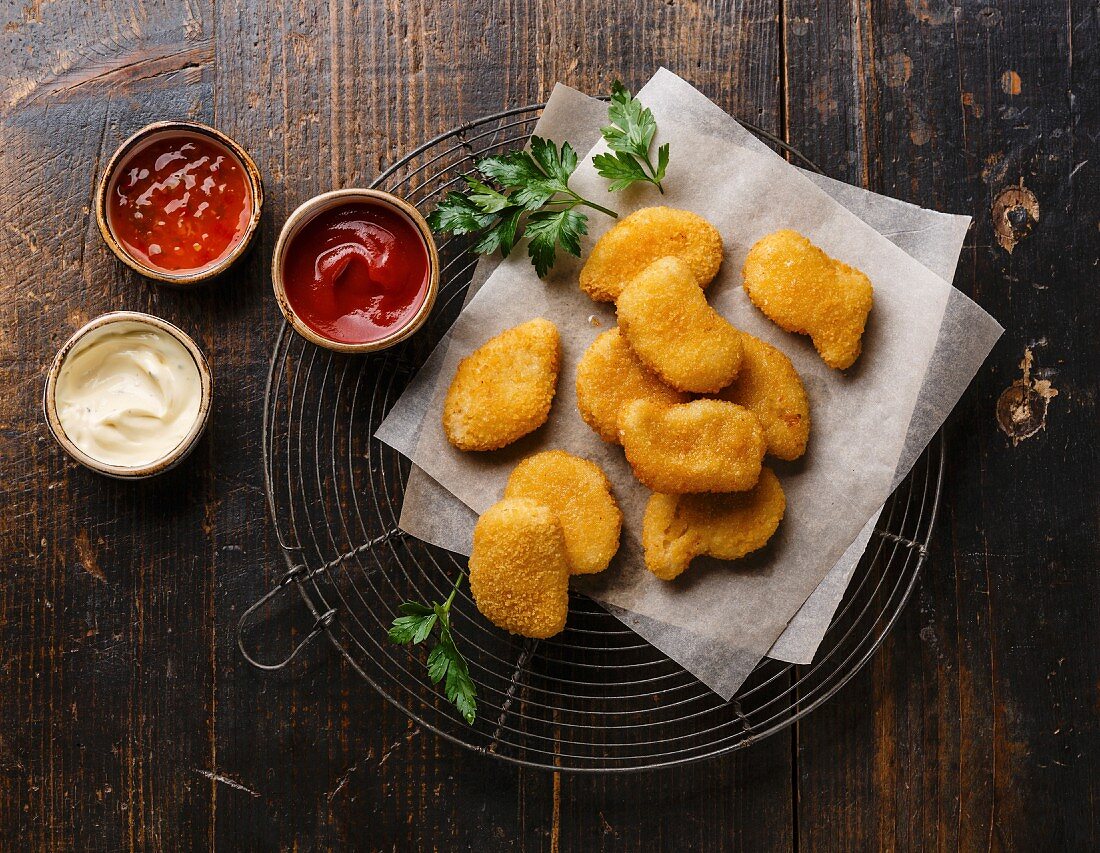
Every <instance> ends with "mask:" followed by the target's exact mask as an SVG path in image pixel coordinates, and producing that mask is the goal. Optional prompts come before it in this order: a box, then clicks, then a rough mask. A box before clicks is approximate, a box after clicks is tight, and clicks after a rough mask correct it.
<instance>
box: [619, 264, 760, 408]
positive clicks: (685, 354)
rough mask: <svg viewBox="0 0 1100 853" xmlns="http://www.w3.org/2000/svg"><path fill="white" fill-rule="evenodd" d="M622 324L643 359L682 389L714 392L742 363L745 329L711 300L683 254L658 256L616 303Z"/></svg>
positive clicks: (627, 286) (625, 289) (621, 327)
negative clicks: (742, 339)
mask: <svg viewBox="0 0 1100 853" xmlns="http://www.w3.org/2000/svg"><path fill="white" fill-rule="evenodd" d="M616 311H617V312H618V315H619V329H620V330H621V331H622V334H623V337H624V338H625V339H626V342H627V343H628V344H630V348H631V349H633V350H634V352H635V353H636V354H637V356H638V359H639V360H640V361H641V362H642V363H643V364H644V365H645V366H646V367H648V368H649V369H650V370H652V371H654V372H655V373H656V374H657V375H658V376H660V377H661V379H663V380H664V381H665V382H667V383H668V384H669V385H671V386H672V387H673V388H675V389H677V390H678V391H692V392H695V393H697V394H707V393H713V392H715V391H718V390H720V389H722V388H724V387H725V386H726V385H729V383H730V382H731V381H733V379H734V377H736V376H737V371H738V369H739V368H740V366H741V333H740V332H739V331H738V330H737V329H735V328H734V327H733V326H732V325H730V324H729V323H728V322H726V320H725V319H723V317H722V315H721V314H719V313H718V312H717V311H715V310H714V309H713V308H712V307H711V306H710V305H709V304H708V303H707V297H706V296H705V295H704V294H703V291H702V290H700V289H699V286H698V284H696V281H695V277H694V276H693V275H692V272H691V270H690V269H689V268H688V267H687V265H686V264H685V263H684V262H683V261H681V260H680V259H679V258H673V257H668V258H659V259H658V260H656V261H654V262H653V263H652V264H650V265H649V266H648V267H646V268H645V269H644V270H642V272H640V273H639V274H638V275H637V276H636V277H635V278H634V279H633V280H631V282H630V283H629V284H627V285H626V287H624V288H623V291H622V293H621V294H619V299H618V302H616Z"/></svg>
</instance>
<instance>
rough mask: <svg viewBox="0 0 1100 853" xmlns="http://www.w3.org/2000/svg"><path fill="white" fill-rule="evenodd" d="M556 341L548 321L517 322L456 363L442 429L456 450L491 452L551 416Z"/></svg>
mask: <svg viewBox="0 0 1100 853" xmlns="http://www.w3.org/2000/svg"><path fill="white" fill-rule="evenodd" d="M560 362H561V343H560V340H559V338H558V329H557V327H556V326H555V325H554V324H553V323H551V322H550V321H549V320H543V319H541V318H540V319H537V320H529V321H528V322H526V323H521V324H520V325H518V326H515V327H513V328H511V329H507V330H505V331H503V332H501V333H500V334H499V335H497V336H496V337H494V338H490V339H489V340H488V341H486V342H485V343H483V344H482V345H481V346H480V347H478V348H477V349H476V350H474V351H473V352H472V353H470V355H468V356H466V358H464V359H462V361H460V362H459V364H458V369H457V370H455V375H454V379H452V380H451V387H450V388H449V389H448V391H447V398H446V400H444V402H443V430H444V432H446V433H447V440H448V441H450V442H451V444H453V445H454V446H455V447H457V448H458V449H459V450H496V449H497V448H500V447H504V446H505V445H507V444H511V443H512V442H513V441H515V440H516V439H517V438H521V437H522V436H525V435H527V433H529V432H531V431H533V430H536V429H538V428H539V427H540V426H542V425H543V424H544V423H546V418H547V416H549V414H550V403H551V402H552V401H553V399H554V391H555V390H556V388H557V382H558V366H559V364H560Z"/></svg>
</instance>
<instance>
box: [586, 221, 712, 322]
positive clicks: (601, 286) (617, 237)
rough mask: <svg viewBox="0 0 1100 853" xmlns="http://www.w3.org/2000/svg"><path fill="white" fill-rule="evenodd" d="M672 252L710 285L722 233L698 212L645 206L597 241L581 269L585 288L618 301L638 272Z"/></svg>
mask: <svg viewBox="0 0 1100 853" xmlns="http://www.w3.org/2000/svg"><path fill="white" fill-rule="evenodd" d="M669 255H673V256H675V257H677V258H680V260H682V261H683V262H684V263H686V264H687V265H688V267H689V268H690V269H691V272H692V274H693V275H694V276H695V280H696V282H697V283H698V285H699V286H700V287H706V286H707V285H708V284H710V283H711V281H712V280H713V279H714V276H715V275H717V274H718V267H719V266H721V264H722V235H721V234H719V233H718V229H717V228H715V227H714V226H713V225H711V224H710V223H709V222H707V221H706V220H705V219H703V217H701V216H699V215H698V214H695V213H691V212H690V211H687V210H676V209H675V208H672V207H643V208H642V209H641V210H638V211H635V212H634V213H632V214H630V216H627V217H626V218H625V219H622V220H620V221H619V222H618V223H616V224H615V226H614V227H613V228H612V229H611V230H610V231H608V232H607V233H606V234H604V235H603V236H602V237H601V238H600V239H599V240H598V241H597V242H596V245H595V246H593V248H592V252H591V254H589V256H588V260H587V261H585V264H584V267H583V268H582V269H581V290H583V291H584V292H585V293H587V294H588V295H589V296H591V297H592V298H593V299H595V300H596V301H597V302H614V301H615V300H616V299H618V298H619V293H620V292H622V289H623V288H624V287H625V286H626V283H627V282H628V281H630V280H631V279H632V278H634V276H636V275H637V274H638V273H640V272H641V271H642V270H644V269H645V268H646V267H648V266H649V265H650V264H651V263H653V262H654V261H655V260H657V259H658V258H664V257H667V256H669Z"/></svg>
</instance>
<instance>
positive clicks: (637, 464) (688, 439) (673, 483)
mask: <svg viewBox="0 0 1100 853" xmlns="http://www.w3.org/2000/svg"><path fill="white" fill-rule="evenodd" d="M622 441H623V450H624V451H626V458H627V461H628V462H629V463H630V466H631V467H632V468H633V469H634V476H636V477H637V478H638V479H639V480H640V481H641V482H642V484H644V485H646V486H648V487H649V488H651V489H652V490H653V491H655V492H664V493H666V494H674V495H678V494H686V493H690V492H742V491H745V490H746V489H751V488H752V487H753V486H755V485H756V481H757V479H758V478H759V477H760V461H761V460H762V459H763V458H764V431H763V430H762V429H761V428H760V422H759V421H758V420H757V419H756V415H754V414H753V413H752V412H750V411H749V410H748V409H746V408H743V407H742V406H738V405H737V404H736V403H728V402H726V401H725V400H693V401H692V402H690V403H682V404H680V405H677V406H662V405H660V404H657V403H653V402H651V401H649V400H638V401H636V402H634V403H631V404H630V405H629V406H627V408H626V410H625V411H624V412H623V417H622Z"/></svg>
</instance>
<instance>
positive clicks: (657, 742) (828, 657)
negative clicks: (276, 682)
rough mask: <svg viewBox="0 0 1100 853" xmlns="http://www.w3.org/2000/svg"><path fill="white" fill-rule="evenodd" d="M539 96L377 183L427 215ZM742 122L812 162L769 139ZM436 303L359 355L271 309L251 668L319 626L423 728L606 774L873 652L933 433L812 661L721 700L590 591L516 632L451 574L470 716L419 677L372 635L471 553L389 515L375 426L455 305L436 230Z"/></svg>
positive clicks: (789, 707)
mask: <svg viewBox="0 0 1100 853" xmlns="http://www.w3.org/2000/svg"><path fill="white" fill-rule="evenodd" d="M542 106H543V105H541V104H539V105H532V106H527V107H520V108H516V109H512V110H507V111H505V112H501V113H497V114H495V115H492V116H487V117H485V118H482V119H479V120H477V121H474V122H471V123H469V124H466V125H463V126H462V127H460V128H457V129H455V130H453V131H450V132H448V133H444V134H442V135H441V136H438V137H436V138H435V139H432V140H431V141H429V142H427V143H425V144H424V145H422V146H420V147H419V148H417V149H416V150H415V151H413V152H411V153H410V154H408V155H407V156H406V157H404V158H402V159H401V160H400V161H398V162H397V163H395V164H394V165H393V166H392V167H390V168H389V169H387V170H386V171H385V172H383V173H382V174H381V175H380V176H379V177H378V179H377V180H376V181H375V182H374V183H373V184H372V186H375V187H378V188H380V189H384V190H387V191H389V192H393V193H395V194H397V195H400V196H402V197H404V198H406V199H408V200H409V201H410V202H411V203H413V204H415V205H417V206H418V207H419V208H420V209H421V210H423V211H424V212H427V211H429V210H430V209H432V208H433V207H434V204H435V202H436V201H437V200H438V199H439V198H441V197H442V195H443V194H444V193H446V192H447V191H449V190H450V189H451V188H454V187H456V186H457V185H459V184H460V182H461V179H462V176H463V175H464V174H466V173H468V172H470V171H471V170H472V168H473V165H474V161H475V160H476V159H478V158H480V157H483V156H486V155H488V154H492V153H496V152H500V151H503V150H507V149H512V148H515V147H518V146H520V145H522V144H523V143H525V142H526V141H527V138H528V137H529V135H530V133H531V131H532V128H533V127H534V124H535V122H536V121H537V120H538V117H539V115H540V114H541V109H542ZM750 129H751V130H752V131H753V132H754V133H755V134H757V136H759V137H760V138H762V139H763V140H765V141H766V142H767V143H769V144H771V145H772V146H774V147H775V148H777V149H779V150H781V151H783V152H785V153H786V154H787V156H788V157H789V158H790V159H792V161H798V163H799V164H800V165H803V166H805V167H808V168H810V169H813V170H815V171H820V170H818V169H817V168H816V167H815V166H814V165H813V163H811V162H810V161H809V160H807V159H806V158H805V157H803V156H802V155H801V154H799V153H798V152H797V151H795V150H794V149H792V148H791V147H790V146H788V145H787V144H786V143H785V142H783V141H782V140H780V139H778V138H776V137H774V136H772V135H771V134H768V133H766V132H764V131H761V130H759V129H757V128H752V127H751V126H750ZM439 253H440V264H441V276H440V291H439V297H438V299H437V303H436V306H435V308H434V310H433V313H432V316H431V318H430V320H429V321H428V323H427V324H426V325H425V326H424V327H423V328H422V329H421V330H420V331H419V332H418V333H417V334H416V335H414V336H413V337H412V338H411V339H410V340H409V341H407V342H405V343H403V344H401V345H399V346H397V347H394V348H393V349H390V350H386V351H384V352H381V353H377V354H374V355H370V356H344V355H340V354H337V353H332V352H329V351H327V350H323V349H318V348H316V347H314V346H312V345H311V344H309V343H307V342H306V341H305V340H303V339H302V338H301V337H299V336H298V335H296V334H294V333H293V332H292V331H290V330H289V329H288V327H287V325H286V324H284V325H283V328H282V330H281V332H280V333H279V338H278V340H277V342H276V345H275V350H274V353H273V354H272V358H271V366H270V372H269V375H268V387H267V394H266V402H265V413H264V435H263V447H264V474H265V485H266V489H267V498H268V504H269V510H270V513H271V518H272V521H273V522H274V527H275V531H276V533H277V536H278V541H279V544H280V546H281V548H282V550H283V553H284V556H285V558H286V561H287V567H288V568H287V572H286V574H285V575H284V576H283V577H282V580H281V581H280V582H279V583H278V584H277V585H276V586H275V587H274V588H273V589H272V590H271V591H269V592H268V593H267V594H266V595H264V596H263V597H262V598H260V599H259V600H258V601H256V602H255V603H254V604H253V605H252V606H251V607H249V608H248V610H246V611H245V612H244V614H243V615H242V617H241V621H240V624H239V626H238V644H239V645H240V648H241V652H242V654H244V656H245V657H246V659H248V660H249V662H250V663H252V664H253V665H255V666H258V667H260V668H261V669H280V668H282V667H284V666H286V665H287V664H288V663H289V662H290V661H291V660H292V659H293V658H294V657H295V656H296V655H297V654H298V653H299V652H300V651H301V650H302V649H303V648H304V647H305V646H306V644H308V643H309V642H310V641H311V640H313V639H315V638H316V637H318V636H320V635H321V634H325V635H326V636H327V637H328V639H329V640H330V641H331V642H332V644H333V645H334V646H335V647H336V648H337V649H338V650H339V652H340V653H341V654H342V655H343V656H344V658H345V659H346V660H347V661H348V663H349V664H351V666H352V667H353V668H354V669H355V670H356V672H358V673H359V674H360V675H361V676H362V677H363V678H365V679H366V680H367V681H368V682H370V684H371V685H373V686H374V687H375V688H376V689H377V690H378V691H379V692H380V693H381V694H382V695H383V696H385V697H386V698H387V699H388V700H389V701H390V702H392V703H393V704H394V705H396V706H397V707H398V708H400V709H401V710H402V711H404V712H405V713H406V714H408V715H409V716H410V717H411V718H412V719H413V720H415V721H416V722H417V723H418V724H420V725H422V726H425V727H427V728H429V729H431V730H432V731H435V732H437V733H438V734H440V735H441V736H443V737H445V738H448V739H449V740H452V741H454V742H455V743H459V744H462V745H463V746H466V747H469V748H470V749H473V750H474V751H476V752H480V753H485V754H489V755H494V756H497V757H499V758H502V759H504V760H507V761H511V762H515V763H517V764H523V765H527V766H538V767H545V768H549V769H557V770H569V771H581V772H584V771H588V772H614V771H628V770H640V769H645V768H655V767H663V766H669V765H673V764H682V763H686V762H691V761H697V760H700V759H703V758H707V757H710V756H715V755H720V754H723V753H726V752H730V751H732V750H736V749H740V748H743V747H746V746H748V745H749V744H751V743H754V742H755V741H758V740H760V739H761V738H764V737H767V736H768V735H770V734H774V733H775V732H778V731H780V730H782V729H784V728H786V727H787V726H789V725H791V724H792V723H793V722H794V721H795V720H797V719H799V718H801V717H803V716H805V715H806V714H808V713H809V712H810V711H812V710H813V709H814V708H816V707H818V706H819V705H821V704H822V703H823V702H825V701H826V700H828V699H829V698H830V697H831V696H832V695H833V694H834V693H836V692H837V691H838V690H839V689H840V688H841V687H842V686H843V685H844V684H845V683H846V682H847V681H848V680H849V679H851V678H852V676H853V675H854V674H855V673H856V672H858V671H859V669H860V668H861V667H862V666H863V665H864V664H865V663H866V662H867V660H868V659H869V658H870V657H871V655H872V654H873V653H874V651H875V649H877V648H878V646H879V644H880V643H881V642H882V640H883V638H884V637H885V635H886V633H887V632H888V631H889V630H890V628H891V626H892V625H893V624H894V622H895V621H896V619H897V618H898V615H899V614H900V612H901V610H902V608H903V606H904V604H905V602H906V600H907V599H908V597H909V594H910V593H911V591H912V590H913V587H914V585H915V583H916V580H917V577H918V574H919V572H920V568H921V565H922V563H923V562H924V559H925V555H926V545H927V542H928V538H929V535H930V533H931V529H932V524H933V522H934V519H935V517H936V509H937V504H938V499H939V494H940V484H941V480H942V473H943V444H942V439H941V437H940V436H937V437H936V439H935V440H934V441H933V442H932V444H931V446H930V447H929V449H928V450H927V451H926V452H925V453H924V455H923V456H922V457H921V458H920V459H919V460H918V462H917V464H916V465H915V466H914V468H913V470H912V472H911V473H910V474H909V476H908V477H907V478H906V480H905V481H904V482H903V483H902V484H901V486H899V488H898V489H897V490H896V491H895V492H894V494H893V495H892V496H891V497H890V499H889V500H888V501H887V503H886V506H885V508H884V509H883V512H882V514H881V516H880V518H879V522H878V529H877V530H876V535H875V536H874V537H873V538H872V540H871V543H870V545H869V547H868V549H867V552H866V553H865V554H864V556H863V558H862V559H861V560H860V562H859V565H858V567H857V568H856V570H855V574H854V576H853V578H852V581H851V583H850V585H849V588H848V591H847V594H846V595H845V598H844V600H843V602H842V603H841V606H840V607H839V608H838V610H837V613H836V616H835V617H834V619H833V621H832V624H831V625H830V627H829V629H828V631H827V632H826V634H825V639H824V641H823V642H822V644H821V647H820V649H819V650H818V653H817V656H816V658H815V660H814V662H813V664H811V665H809V666H792V665H790V664H786V663H781V662H779V661H775V660H771V659H768V658H765V659H764V660H763V661H762V662H761V663H760V665H759V666H757V668H756V670H755V671H754V672H753V673H752V675H751V676H750V678H749V679H748V681H746V683H745V684H744V685H743V686H742V688H741V689H740V690H739V691H738V693H737V695H736V696H735V697H734V698H733V699H732V700H731V701H729V702H724V701H723V700H722V699H721V698H720V697H719V696H717V695H716V694H714V693H712V692H711V691H710V690H709V689H708V688H707V687H705V686H704V685H703V684H702V683H701V682H699V681H698V680H697V679H695V678H694V677H693V676H692V675H691V674H690V673H688V672H687V671H685V670H684V669H683V668H682V667H680V666H679V665H678V664H676V663H675V662H673V661H672V660H670V659H669V658H668V657H666V656H665V655H664V654H662V653H661V652H660V651H658V650H657V649H655V648H654V647H653V646H651V645H649V644H648V643H647V642H645V641H644V640H642V639H641V638H640V637H639V636H638V635H636V634H635V633H634V632H632V631H631V630H629V629H628V628H627V627H626V626H624V625H623V624H622V623H621V622H619V621H618V620H617V619H615V618H614V617H613V616H611V615H610V614H608V613H607V612H606V611H604V610H603V609H602V608H600V607H599V606H598V605H597V604H595V603H594V602H592V601H591V600H589V599H587V598H585V597H584V596H582V595H579V594H575V593H570V601H569V618H568V621H567V623H566V628H565V630H564V631H563V632H562V633H561V634H559V635H558V636H556V637H554V638H552V639H549V640H540V641H534V640H524V639H522V638H519V637H515V636H513V635H510V634H507V633H506V632H504V631H500V630H498V629H496V628H494V627H493V626H492V625H490V624H489V623H488V622H486V620H484V619H483V618H481V617H480V615H479V614H478V613H477V610H476V608H475V606H474V603H473V601H472V599H471V598H470V597H469V595H468V592H467V590H466V588H465V586H464V587H463V589H462V591H460V592H459V594H458V596H457V597H456V599H455V602H454V605H453V607H452V613H453V619H454V622H455V624H456V626H458V627H457V631H458V636H459V642H460V644H461V648H462V650H463V652H464V653H465V656H466V658H467V660H468V662H469V666H470V673H471V676H472V677H473V679H474V681H475V683H476V685H477V691H478V697H477V698H478V715H477V720H476V721H475V723H474V724H473V725H467V724H466V722H465V721H464V720H463V719H462V718H461V716H460V715H459V713H458V711H457V710H456V709H455V708H454V707H453V706H452V705H451V704H450V703H449V702H448V701H447V700H446V697H445V696H444V695H443V694H442V691H441V689H439V688H437V687H436V686H435V685H433V684H432V683H431V681H430V680H429V679H428V677H427V672H426V668H425V666H424V660H423V655H424V650H423V649H421V648H413V649H410V648H409V647H407V646H397V645H393V644H391V643H390V642H389V641H388V639H387V636H386V633H387V630H388V627H389V625H390V622H391V621H392V620H393V619H394V618H395V617H396V615H397V608H398V605H399V604H400V603H401V602H402V601H405V600H409V599H411V600H418V601H433V600H436V601H438V600H442V598H443V597H445V596H446V595H447V593H448V592H449V590H450V587H451V584H452V582H453V579H454V578H455V576H456V575H457V574H458V572H459V571H461V570H463V569H464V568H465V558H463V557H460V556H458V555H456V554H452V553H450V552H447V551H444V550H442V549H439V548H436V547H434V546H432V545H428V544H427V543H425V542H422V541H419V540H416V539H414V538H412V537H410V536H407V535H406V534H404V533H403V532H402V531H401V530H400V529H399V528H398V517H399V513H400V507H401V503H402V498H403V494H404V488H405V483H406V482H407V480H408V477H409V471H410V463H409V461H408V460H407V459H405V458H404V457H402V456H401V455H400V454H398V453H397V452H396V451H394V450H392V449H391V448H389V447H388V446H386V445H384V444H382V443H381V442H379V441H378V440H377V439H375V438H374V432H375V430H376V429H377V427H378V425H379V424H380V423H381V421H382V419H383V418H384V417H385V415H386V414H387V413H388V412H389V410H390V408H391V407H392V406H393V404H394V402H395V401H396V400H397V398H398V397H399V396H400V395H401V392H402V391H403V390H404V388H405V386H406V384H407V383H408V382H409V380H410V379H411V378H412V377H413V375H415V373H416V371H417V370H418V369H419V367H420V365H422V364H423V362H424V361H425V360H426V359H427V357H428V355H429V354H430V353H431V351H432V349H433V348H434V346H435V345H436V343H437V342H438V341H439V339H440V338H441V337H442V335H443V334H444V332H445V331H446V330H447V329H448V328H449V326H450V325H451V323H452V322H453V321H454V319H455V317H456V316H457V314H458V312H459V310H460V309H461V307H462V303H463V297H464V296H465V292H466V288H467V286H468V285H469V283H470V279H471V277H472V275H473V271H474V266H475V264H476V257H475V256H474V255H473V253H472V252H471V251H470V244H469V241H468V240H467V239H464V238H451V239H447V240H442V241H441V242H440V245H439ZM290 588H296V589H297V590H298V592H299V593H300V596H301V598H302V600H303V601H304V602H305V604H306V606H307V607H308V608H309V611H310V613H311V614H312V617H313V619H314V625H313V629H312V630H311V631H309V632H308V633H307V634H306V636H305V637H304V638H303V639H301V640H300V641H299V642H298V644H297V645H296V646H295V647H294V648H293V650H292V651H291V652H290V653H289V654H288V655H286V656H285V657H284V658H283V659H282V660H280V661H278V662H274V663H263V662H260V661H258V660H257V659H256V657H255V655H253V654H250V653H249V652H248V651H247V648H246V644H245V642H244V637H243V632H244V631H245V630H246V629H247V628H248V627H249V625H250V624H251V623H252V621H253V620H254V619H255V618H256V613H257V610H258V609H259V608H260V607H262V606H264V605H265V604H266V603H267V602H269V601H270V600H271V599H272V598H273V597H275V596H276V595H278V594H279V593H280V592H281V591H282V590H287V589H290Z"/></svg>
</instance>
